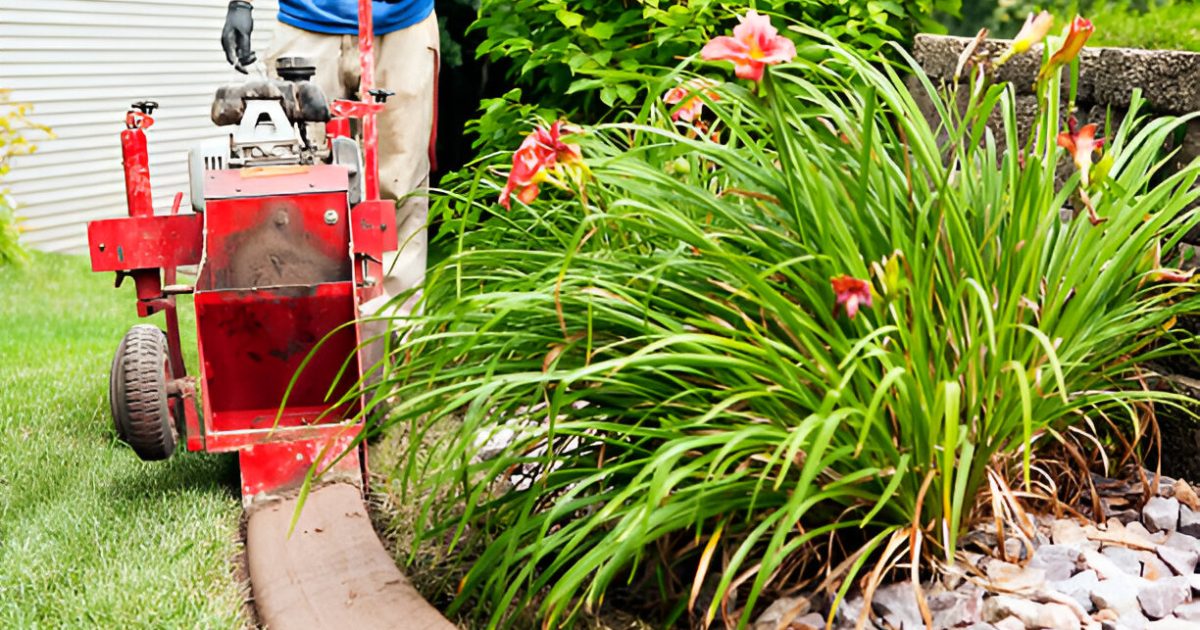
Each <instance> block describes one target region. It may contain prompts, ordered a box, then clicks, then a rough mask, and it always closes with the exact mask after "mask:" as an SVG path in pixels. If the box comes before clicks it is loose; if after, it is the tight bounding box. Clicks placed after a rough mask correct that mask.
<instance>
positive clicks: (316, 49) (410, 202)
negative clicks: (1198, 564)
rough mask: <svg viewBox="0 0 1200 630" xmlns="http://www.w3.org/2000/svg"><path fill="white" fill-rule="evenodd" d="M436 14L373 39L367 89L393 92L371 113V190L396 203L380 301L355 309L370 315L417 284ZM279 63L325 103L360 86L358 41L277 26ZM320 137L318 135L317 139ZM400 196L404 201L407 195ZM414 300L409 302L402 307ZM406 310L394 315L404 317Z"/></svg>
mask: <svg viewBox="0 0 1200 630" xmlns="http://www.w3.org/2000/svg"><path fill="white" fill-rule="evenodd" d="M438 51H439V37H438V23H437V16H436V15H435V14H433V13H431V14H430V15H429V17H427V18H425V20H423V21H421V22H418V23H417V24H414V25H412V26H410V27H408V28H405V29H401V30H399V31H394V32H391V33H388V34H386V35H379V36H377V37H376V38H375V85H376V86H378V87H380V88H383V89H386V90H390V91H392V92H395V93H396V95H395V96H392V97H390V98H388V100H387V108H386V109H385V110H384V111H383V112H382V113H381V114H380V115H379V118H378V121H379V127H378V128H379V187H380V191H381V192H382V194H383V196H384V197H388V198H392V199H395V200H396V204H397V205H396V227H397V228H398V231H399V239H400V251H398V252H395V253H388V254H387V255H385V257H384V261H383V264H384V269H385V270H386V273H387V277H386V278H385V279H384V289H385V291H386V293H387V295H385V296H384V298H383V299H381V300H375V301H373V302H374V303H373V304H367V305H364V306H363V310H364V312H365V314H375V313H376V312H379V311H380V309H381V307H382V306H383V302H384V301H386V300H387V299H388V298H390V297H391V296H395V295H399V294H401V293H403V292H405V291H407V290H409V289H412V288H414V287H419V286H420V285H421V283H422V282H424V280H425V264H426V252H427V249H428V235H427V234H426V229H425V226H426V223H427V220H428V215H429V198H428V196H427V190H428V187H429V150H430V141H431V138H432V129H433V120H434V107H435V103H434V89H435V82H436V81H437V66H438V61H439V60H438V54H439V52H438ZM280 57H306V58H308V59H310V60H311V61H312V62H313V63H314V64H315V65H316V68H317V74H316V76H314V77H313V81H314V82H315V83H316V84H317V85H318V86H320V88H321V89H322V90H323V91H324V92H325V96H326V97H328V98H329V99H330V100H333V99H339V98H357V97H358V94H357V92H358V86H359V80H360V75H361V71H360V66H359V60H358V37H357V36H355V35H327V34H324V33H312V32H309V31H305V30H301V29H298V28H295V27H293V26H289V25H287V24H283V23H279V24H277V25H276V27H275V37H274V40H273V41H272V43H271V48H270V52H268V53H267V67H268V68H271V69H272V71H274V68H275V60H276V59H278V58H280ZM322 135H323V134H322ZM406 195H410V196H407V197H406ZM413 302H415V299H412V300H409V301H408V302H407V303H406V306H408V305H411V304H412V303H413ZM409 310H410V308H401V309H400V310H399V313H398V314H401V315H407V314H408V312H409Z"/></svg>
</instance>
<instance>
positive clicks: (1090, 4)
mask: <svg viewBox="0 0 1200 630" xmlns="http://www.w3.org/2000/svg"><path fill="white" fill-rule="evenodd" d="M1041 9H1047V10H1049V11H1051V12H1053V13H1054V14H1055V15H1056V16H1057V17H1059V22H1060V23H1063V22H1065V19H1066V18H1067V17H1069V16H1071V15H1074V14H1076V13H1079V14H1081V15H1084V16H1085V17H1087V18H1089V19H1091V20H1092V22H1093V23H1094V24H1095V25H1096V33H1095V34H1094V35H1093V36H1092V38H1091V40H1090V41H1089V44H1090V45H1093V46H1121V47H1129V48H1156V49H1171V50H1189V51H1200V2H1196V0H1129V1H1123V2H1122V1H1111V0H1099V1H1097V0H1069V1H1067V0H1052V1H1050V2H1039V1H1031V0H1016V1H1015V2H1011V1H995V0H992V1H986V2H969V3H966V4H965V5H964V6H963V7H962V12H961V15H960V16H959V17H949V16H947V17H944V18H943V21H944V22H945V24H946V26H947V28H948V29H949V30H950V32H952V33H954V34H956V35H974V34H975V33H976V32H977V31H978V30H979V29H980V28H985V27H986V28H988V29H989V30H990V31H991V33H992V35H993V36H995V37H1012V36H1013V35H1015V34H1016V32H1017V31H1018V30H1019V29H1020V28H1021V23H1022V22H1023V21H1024V19H1025V16H1027V15H1029V14H1030V13H1031V12H1035V11H1038V10H1041Z"/></svg>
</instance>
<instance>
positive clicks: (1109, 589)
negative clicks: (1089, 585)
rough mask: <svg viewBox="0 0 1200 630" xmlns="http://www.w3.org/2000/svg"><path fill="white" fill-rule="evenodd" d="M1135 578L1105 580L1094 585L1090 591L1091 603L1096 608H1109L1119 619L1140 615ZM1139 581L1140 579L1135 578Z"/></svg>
mask: <svg viewBox="0 0 1200 630" xmlns="http://www.w3.org/2000/svg"><path fill="white" fill-rule="evenodd" d="M1134 579H1135V578H1132V577H1128V576H1126V577H1120V578H1113V579H1107V580H1105V581H1103V582H1101V583H1099V584H1097V585H1096V587H1095V588H1093V589H1092V602H1093V603H1095V604H1096V608H1101V609H1103V608H1110V609H1112V610H1113V611H1115V612H1116V613H1117V614H1118V615H1120V616H1121V617H1124V616H1125V615H1127V614H1129V613H1131V612H1135V611H1136V612H1138V613H1139V614H1140V613H1141V605H1140V604H1138V591H1139V590H1140V589H1139V588H1138V586H1139V585H1138V584H1137V582H1134V581H1133V580H1134ZM1136 579H1137V580H1139V581H1144V580H1141V578H1136Z"/></svg>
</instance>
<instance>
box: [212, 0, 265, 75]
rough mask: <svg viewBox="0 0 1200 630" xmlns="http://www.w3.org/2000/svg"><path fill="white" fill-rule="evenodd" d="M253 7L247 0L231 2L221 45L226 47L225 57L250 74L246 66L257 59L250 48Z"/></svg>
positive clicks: (237, 68)
mask: <svg viewBox="0 0 1200 630" xmlns="http://www.w3.org/2000/svg"><path fill="white" fill-rule="evenodd" d="M253 10H254V9H253V7H251V6H250V3H249V2H246V1H245V0H233V1H232V2H230V3H229V11H228V12H227V13H226V14H225V29H224V30H222V31H221V47H222V48H224V49H225V59H227V60H229V64H230V65H232V66H233V67H234V69H236V70H237V71H238V72H241V73H242V74H248V72H247V71H246V68H247V67H248V66H250V65H252V64H253V63H254V62H255V61H256V59H257V58H256V57H255V56H254V51H253V50H251V49H250V34H251V33H253V32H254V16H253V15H251V11H253Z"/></svg>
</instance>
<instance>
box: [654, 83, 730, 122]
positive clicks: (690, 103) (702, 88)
mask: <svg viewBox="0 0 1200 630" xmlns="http://www.w3.org/2000/svg"><path fill="white" fill-rule="evenodd" d="M713 85H714V84H713V82H712V81H709V80H708V79H692V80H691V81H688V82H687V83H684V84H683V85H677V86H675V87H673V88H671V89H669V90H667V93H666V94H664V95H663V102H665V103H666V104H667V105H678V104H679V103H683V107H680V108H678V109H676V110H675V112H674V113H673V114H671V120H682V121H684V122H689V123H690V122H692V121H694V120H696V119H698V118H700V114H701V112H703V111H704V99H703V98H701V96H700V95H701V94H703V95H704V96H705V97H707V98H708V100H710V101H718V100H720V97H719V96H717V93H716V92H713V91H712V90H710V89H708V88H711V87H713ZM689 95H691V98H688V96H689ZM684 99H687V102H684Z"/></svg>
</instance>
